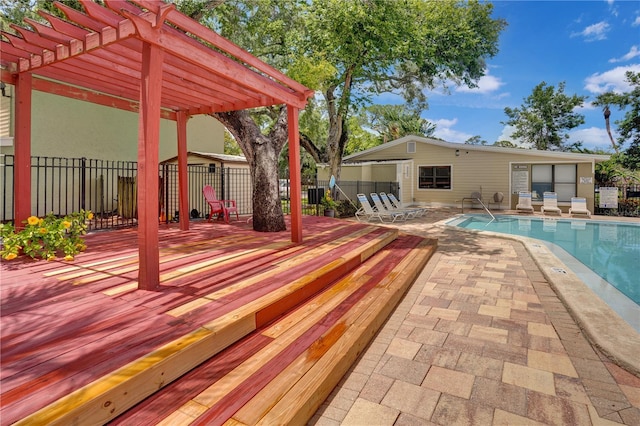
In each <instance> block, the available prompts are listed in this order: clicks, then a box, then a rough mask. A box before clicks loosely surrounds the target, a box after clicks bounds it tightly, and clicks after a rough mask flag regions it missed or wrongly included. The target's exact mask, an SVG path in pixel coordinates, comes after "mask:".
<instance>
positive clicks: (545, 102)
mask: <svg viewBox="0 0 640 426" xmlns="http://www.w3.org/2000/svg"><path fill="white" fill-rule="evenodd" d="M564 88H565V83H564V82H561V83H560V84H558V89H557V90H556V89H555V87H553V86H550V85H547V83H545V82H544V81H543V82H542V83H540V84H538V85H537V86H536V87H534V88H533V92H532V94H531V95H530V96H529V97H527V98H526V99H525V100H524V103H523V104H522V106H521V107H520V108H509V107H507V108H505V109H504V112H505V114H506V115H507V116H508V117H509V120H507V121H505V122H502V124H505V125H508V126H513V127H515V129H516V131H515V132H513V134H512V135H511V136H512V137H513V138H515V139H519V140H520V141H522V142H525V143H528V144H530V145H531V146H532V147H533V148H535V149H539V150H543V151H546V150H560V151H568V150H570V149H572V148H574V147H575V146H576V145H579V143H578V144H571V145H569V144H568V143H567V140H568V139H569V134H568V133H567V132H568V131H569V130H571V129H573V128H575V127H578V126H579V125H581V124H583V123H584V115H582V114H579V113H577V112H575V108H576V107H579V106H581V105H582V104H583V103H584V100H585V97H584V96H578V95H572V96H569V95H566V94H565V93H564Z"/></svg>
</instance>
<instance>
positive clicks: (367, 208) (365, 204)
mask: <svg viewBox="0 0 640 426" xmlns="http://www.w3.org/2000/svg"><path fill="white" fill-rule="evenodd" d="M356 197H357V198H358V201H359V202H360V208H359V209H358V210H357V211H356V219H358V221H360V222H361V221H362V220H367V221H371V220H373V219H379V220H380V222H384V218H385V217H386V218H389V219H391V221H392V222H395V221H396V219H398V218H399V217H404V215H402V214H396V213H393V214H392V213H388V212H378V211H376V210H374V208H373V207H372V206H371V204H370V203H369V199H368V198H367V196H366V195H364V194H357V195H356Z"/></svg>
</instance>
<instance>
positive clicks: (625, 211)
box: [594, 184, 640, 217]
mask: <svg viewBox="0 0 640 426" xmlns="http://www.w3.org/2000/svg"><path fill="white" fill-rule="evenodd" d="M602 186H603V187H604V185H602ZM613 186H615V187H616V188H618V208H602V207H600V186H598V185H596V189H595V209H594V210H595V212H594V213H595V214H598V215H603V216H626V217H640V185H638V184H634V185H607V187H613Z"/></svg>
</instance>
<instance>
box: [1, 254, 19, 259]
mask: <svg viewBox="0 0 640 426" xmlns="http://www.w3.org/2000/svg"><path fill="white" fill-rule="evenodd" d="M16 257H18V255H17V254H15V253H9V254H8V255H6V256H5V257H4V259H5V260H13V259H15V258H16Z"/></svg>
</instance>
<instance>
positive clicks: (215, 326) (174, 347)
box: [1, 226, 426, 425]
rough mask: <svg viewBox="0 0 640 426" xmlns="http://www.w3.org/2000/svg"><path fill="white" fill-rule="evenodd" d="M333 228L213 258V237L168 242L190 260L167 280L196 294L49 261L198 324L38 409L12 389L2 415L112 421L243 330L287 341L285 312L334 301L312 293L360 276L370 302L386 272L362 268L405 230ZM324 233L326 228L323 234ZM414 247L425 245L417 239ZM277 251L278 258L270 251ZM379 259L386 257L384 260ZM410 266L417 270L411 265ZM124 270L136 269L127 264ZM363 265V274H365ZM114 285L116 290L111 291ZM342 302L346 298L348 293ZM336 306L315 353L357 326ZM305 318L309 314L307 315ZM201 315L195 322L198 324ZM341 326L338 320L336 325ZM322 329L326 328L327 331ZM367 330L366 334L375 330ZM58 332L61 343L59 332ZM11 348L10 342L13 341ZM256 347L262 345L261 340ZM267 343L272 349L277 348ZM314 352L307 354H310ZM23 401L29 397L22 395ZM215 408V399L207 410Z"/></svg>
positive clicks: (247, 335)
mask: <svg viewBox="0 0 640 426" xmlns="http://www.w3.org/2000/svg"><path fill="white" fill-rule="evenodd" d="M332 232H335V230H332V229H331V228H327V231H326V235H324V238H326V244H323V245H319V246H317V247H316V248H312V249H309V250H306V249H302V250H301V249H300V248H295V247H294V246H293V245H291V244H280V245H278V246H277V247H275V246H274V247H273V249H265V247H267V246H268V245H269V244H275V243H269V242H268V241H264V242H262V243H260V244H258V243H255V244H254V243H253V242H249V241H247V244H253V246H252V247H253V248H250V247H249V246H247V249H246V251H245V252H237V253H236V254H231V255H221V256H220V258H219V259H217V260H215V261H214V260H208V259H207V258H206V256H202V255H201V251H200V250H201V249H203V250H204V249H206V247H207V245H206V243H198V242H196V241H194V242H193V243H192V244H191V246H190V247H191V249H189V250H193V251H192V254H193V256H182V255H181V254H180V251H181V250H183V249H180V250H176V249H172V250H168V249H167V250H165V251H166V256H167V257H166V262H174V263H175V262H176V261H177V260H180V259H185V260H186V261H188V265H191V266H183V267H182V268H183V270H182V271H179V270H178V269H176V268H168V269H166V272H164V274H165V279H166V282H164V283H163V285H165V286H175V287H176V288H182V287H181V285H185V283H186V284H187V285H188V286H189V288H191V289H193V291H195V293H193V296H194V297H195V298H194V297H191V298H190V299H187V298H186V297H185V296H184V295H182V296H181V297H182V298H177V296H176V295H173V294H169V295H158V294H149V292H140V291H138V290H129V287H127V288H122V289H121V290H117V291H114V289H117V288H120V287H118V286H120V285H122V284H121V283H120V282H119V281H118V280H114V278H113V276H109V277H101V278H95V279H94V277H96V276H97V277H100V274H102V273H103V271H101V270H98V268H96V270H95V271H92V272H91V273H86V274H85V273H84V272H83V271H81V270H78V269H74V266H69V267H67V268H66V269H65V271H64V272H63V273H56V271H55V270H51V269H48V268H47V269H45V273H46V274H47V278H48V279H58V280H59V279H60V278H61V277H64V276H66V275H68V279H69V280H71V281H73V282H72V283H70V284H71V285H73V284H75V286H78V282H77V280H78V279H83V280H84V279H86V280H87V281H86V282H82V283H81V284H82V285H80V287H82V286H95V287H96V288H98V289H100V291H102V292H103V293H104V294H105V295H107V296H112V297H116V296H118V297H120V298H121V299H123V300H128V299H127V298H128V297H129V294H130V295H131V296H130V297H129V298H130V299H131V300H135V301H139V305H140V306H145V307H146V308H147V309H153V311H154V312H155V314H156V315H158V314H160V315H163V316H164V317H166V318H167V319H166V320H164V321H169V322H175V321H178V322H179V324H181V326H182V327H183V328H184V327H187V326H188V325H189V324H194V327H193V328H192V329H191V331H189V332H188V333H183V334H182V335H181V336H180V337H177V338H174V339H173V340H172V341H170V342H168V343H166V344H163V345H161V346H159V347H157V348H156V349H154V350H152V351H150V352H147V353H146V354H144V355H142V356H140V357H139V358H137V359H135V360H132V361H130V362H128V363H126V365H124V366H122V367H119V368H117V369H115V370H112V371H111V372H107V373H106V374H104V375H102V377H100V378H98V379H97V380H94V381H93V382H91V383H87V384H86V385H84V386H82V387H81V388H79V389H77V390H75V391H73V392H71V393H69V394H67V395H66V396H62V397H60V398H58V399H56V400H54V401H52V402H50V403H49V404H48V405H46V406H44V407H43V408H41V409H38V410H37V411H35V412H33V411H31V412H29V411H26V410H28V409H25V408H18V409H11V410H5V409H6V408H7V407H5V400H4V396H5V395H3V403H2V410H3V411H2V412H1V414H2V417H3V420H2V421H1V423H2V424H3V425H4V424H9V423H13V422H16V421H17V423H16V424H83V425H85V424H87V425H88V424H104V423H106V422H109V421H110V420H113V419H115V418H116V417H117V416H119V415H121V414H122V413H124V412H125V411H127V410H129V409H130V408H131V407H133V406H134V405H136V404H137V403H139V402H140V401H143V400H144V399H145V398H147V397H149V396H150V395H153V394H154V393H156V392H158V391H159V390H162V389H164V388H168V387H169V386H170V384H171V383H172V382H173V381H174V380H176V379H177V378H179V377H181V376H183V375H185V374H186V375H187V376H188V374H189V373H188V372H189V371H191V370H193V369H194V368H196V367H197V366H199V365H200V364H203V363H204V364H206V363H207V362H209V361H211V360H212V359H215V358H216V357H215V355H216V354H218V353H220V352H221V351H224V350H225V349H226V348H228V347H229V346H231V345H234V344H242V341H243V340H247V341H248V342H250V343H248V344H249V345H251V344H254V345H255V344H257V342H258V340H256V338H252V337H251V336H252V335H255V334H256V333H259V332H260V330H264V329H269V331H268V332H266V334H265V335H264V336H263V337H262V338H263V339H266V340H263V341H262V343H260V344H259V346H260V345H262V346H264V345H266V344H267V343H266V342H268V341H272V342H278V343H275V344H276V345H282V344H283V343H280V342H282V341H281V340H278V339H280V337H279V336H277V334H278V332H277V328H278V327H282V328H283V330H286V331H282V334H283V336H286V335H287V333H293V332H290V331H288V330H289V329H290V326H284V325H283V324H286V323H287V321H288V322H291V321H292V319H291V318H292V317H290V316H291V315H292V313H293V312H305V309H307V311H306V312H307V314H305V315H306V317H309V318H317V315H319V313H315V311H316V310H318V311H319V312H324V310H323V309H327V307H325V306H324V305H322V309H318V307H319V306H320V305H318V304H317V302H316V305H313V303H314V302H313V300H316V299H317V298H318V297H320V296H321V295H324V294H325V293H326V294H332V292H334V293H340V292H339V291H338V290H336V289H338V288H341V286H342V287H349V288H351V287H353V288H357V287H358V286H357V285H353V284H354V283H361V285H362V286H363V287H362V288H365V287H366V286H367V285H368V286H370V287H371V288H370V289H368V290H366V291H365V290H361V294H360V296H358V297H357V298H359V299H360V300H361V301H362V302H358V303H364V301H365V300H368V301H369V302H371V301H373V300H374V299H371V297H372V296H371V294H374V291H376V289H377V288H378V286H380V283H379V282H377V281H378V278H376V277H373V278H372V277H368V276H367V274H366V272H364V271H365V270H366V269H367V268H374V269H375V265H376V264H378V263H381V262H382V259H384V257H385V256H390V254H389V252H388V250H387V253H386V254H383V253H384V250H385V247H388V246H389V245H390V244H394V241H396V239H397V237H398V233H397V231H396V230H391V229H382V228H378V227H372V226H369V227H364V228H363V227H359V228H358V229H357V230H356V231H355V232H347V233H343V234H342V236H341V237H332ZM321 234H322V233H321ZM321 234H320V235H319V237H318V238H323V236H322V235H321ZM175 241H176V242H178V241H180V239H179V234H176V239H175ZM252 250H253V251H252ZM260 250H267V251H269V253H270V255H267V254H266V253H267V251H260ZM414 250H417V251H420V250H418V249H414ZM423 251H424V250H423ZM169 252H171V253H169ZM274 253H287V255H282V256H281V257H278V255H277V254H274ZM271 255H273V257H272V256H271ZM181 256H182V257H181ZM377 256H378V258H377ZM121 257H123V259H121V261H122V262H129V261H130V260H129V259H126V258H124V257H126V255H122V256H121ZM261 257H264V261H262V259H261ZM408 257H411V256H408ZM414 257H415V256H414ZM418 257H419V256H418ZM423 257H424V256H423ZM376 258H377V259H378V260H377V261H376V260H375V259H376ZM270 259H276V260H273V261H272V260H270ZM245 261H246V262H247V263H248V264H251V265H252V266H253V267H254V269H255V274H253V275H251V276H243V274H242V273H241V272H240V270H241V265H242V263H243V262H245ZM398 262H400V260H398ZM423 262H426V260H423ZM396 263H397V262H396ZM167 264H168V263H167ZM310 265H311V266H312V267H311V266H310ZM372 265H374V266H372ZM99 266H100V268H107V267H108V266H107V265H106V264H103V263H101V264H100V265H99ZM380 267H381V266H378V268H380ZM234 268H239V269H238V270H237V271H236V272H237V273H233V271H234ZM310 268H311V270H310ZM360 268H363V269H360ZM409 269H411V270H413V266H412V267H410V268H409ZM172 271H173V272H172ZM358 271H359V272H358ZM380 271H382V269H380ZM388 272H389V274H386V273H385V274H384V276H387V277H395V276H397V275H398V272H397V271H396V272H394V273H391V272H392V271H391V270H389V271H388ZM126 273H129V272H128V271H127V272H126ZM200 273H201V274H202V275H201V276H200V278H199V277H198V274H200ZM215 273H217V274H219V276H220V277H224V285H221V284H219V283H218V285H219V286H220V288H219V289H218V290H215V291H213V292H212V291H211V290H208V291H207V288H210V287H207V286H205V285H204V284H202V282H207V280H210V279H211V278H210V277H211V276H212V275H214V274H215ZM92 274H98V275H92ZM296 274H298V275H296ZM354 274H355V275H354ZM358 274H361V275H360V276H358ZM134 275H135V274H134ZM377 275H378V276H382V275H381V273H377ZM238 277H241V278H238ZM101 280H106V281H108V282H111V283H113V286H112V287H109V286H108V285H105V283H104V282H103V281H101ZM372 280H373V281H372ZM195 284H202V286H201V287H198V286H196V285H195ZM274 284H278V285H277V286H276V285H274ZM358 285H359V284H358ZM272 287H273V288H272ZM259 288H262V289H263V291H265V292H264V294H261V293H260V291H258V289H259ZM265 288H268V289H269V291H266V290H264V289H265ZM334 288H335V289H334ZM109 291H111V292H112V293H111V294H109ZM377 291H379V292H381V294H385V293H387V292H388V291H389V290H388V289H386V287H385V286H384V285H383V286H381V288H380V290H377ZM243 292H244V293H243ZM242 294H246V295H245V296H241V297H238V298H235V299H234V296H235V295H242ZM249 294H261V295H259V296H258V297H254V298H251V297H249V296H248V295H249ZM178 295H180V294H178ZM325 297H326V296H325ZM335 297H336V298H337V299H335V300H334V299H331V300H333V302H330V303H329V305H330V304H331V303H338V302H336V301H337V300H340V298H345V297H347V298H348V297H356V296H345V295H344V294H340V295H336V296H335ZM376 297H379V296H376ZM398 297H399V296H398ZM159 300H162V301H163V302H162V303H165V302H164V301H167V300H168V301H171V302H170V304H169V305H167V306H168V309H167V310H166V311H165V312H164V313H162V312H160V311H159V309H161V306H162V305H161V303H160V302H159ZM184 300H187V302H186V303H184ZM177 301H179V302H177ZM68 303H70V302H68ZM178 303H180V304H178ZM305 303H310V305H309V306H314V308H313V309H311V310H308V309H309V308H305ZM342 303H345V302H344V300H343V301H342ZM394 303H395V302H394ZM154 304H155V305H154ZM350 305H354V306H356V305H357V303H355V302H354V303H351V304H350ZM336 309H338V308H336ZM345 309H346V308H345ZM349 309H351V308H349ZM332 312H333V313H332V314H331V315H333V316H334V317H335V318H333V319H332V321H334V323H335V324H334V326H332V328H331V329H326V330H324V331H323V332H322V333H320V331H319V329H318V326H317V325H315V326H314V325H313V324H312V323H313V320H311V319H308V320H307V321H306V322H307V323H309V324H311V326H312V327H315V328H316V334H317V333H320V334H319V335H318V336H316V337H314V338H311V337H309V336H307V339H308V340H309V339H310V340H309V341H310V342H311V343H310V344H312V345H315V346H314V347H315V348H316V349H315V352H316V355H314V356H319V354H320V352H318V348H319V347H322V343H315V344H314V343H313V342H318V341H320V342H321V341H323V339H324V341H332V339H334V340H335V341H336V342H339V341H341V340H340V339H342V337H339V336H338V334H340V333H338V334H336V333H337V332H336V331H335V330H337V329H341V330H342V329H344V333H345V334H349V333H351V331H350V330H351V326H348V325H347V323H345V322H341V321H340V320H339V318H341V317H342V316H345V320H347V318H348V317H347V316H346V315H347V313H348V312H350V311H349V310H348V309H347V310H345V312H343V313H342V315H341V316H337V313H336V312H337V311H335V310H334V311H332ZM212 313H213V314H215V315H217V317H215V316H214V317H213V319H209V320H206V318H207V316H208V315H210V314H212ZM385 318H386V316H385ZM318 321H319V322H323V321H325V322H326V319H319V320H318ZM297 322H299V320H295V321H294V323H297ZM304 322H305V321H302V322H301V323H304ZM376 322H378V321H373V323H376ZM196 324H197V326H195V325H196ZM338 324H342V325H338ZM298 327H301V326H298ZM335 327H338V328H337V329H336V328H335ZM293 328H295V326H293ZM257 330H258V331H257ZM331 330H333V331H331ZM325 334H326V335H325ZM365 334H366V333H365ZM323 335H325V336H324V337H322V336H323ZM291 336H292V334H289V338H290V339H291V338H292V337H291ZM331 336H334V337H331ZM3 338H4V336H3ZM252 339H253V340H252ZM318 339H320V340H318ZM365 340H367V341H368V339H365ZM51 342H52V343H54V340H52V341H51ZM294 343H295V344H296V345H299V344H300V342H299V341H298V340H297V339H294V340H293V342H292V343H291V344H294ZM7 348H9V346H8V345H7ZM301 348H302V347H297V348H296V349H295V351H294V352H296V351H297V352H300V353H296V355H295V356H293V354H292V353H291V349H289V352H287V353H289V358H291V360H292V361H295V360H296V359H297V357H299V356H304V355H303V354H304V352H305V351H307V350H308V349H301ZM256 350H258V353H260V350H259V349H258V348H257V347H256ZM264 350H266V351H267V352H273V350H272V349H271V348H269V349H264ZM330 350H331V349H330V348H326V351H330ZM360 350H361V348H360V349H357V350H356V352H359V351H360ZM285 352H286V351H285ZM306 356H307V357H308V356H309V355H306ZM342 358H344V357H342ZM347 358H350V357H347ZM272 362H276V361H272ZM277 362H279V361H277ZM34 368H35V367H34ZM338 370H339V369H338ZM336 371H337V370H336ZM21 386H22V387H21V389H22V388H24V387H25V386H27V383H24V385H21ZM43 386H44V387H43V389H42V390H46V386H47V384H43ZM325 386H327V385H325ZM329 390H330V389H329ZM3 392H4V391H3ZM21 392H24V391H22V390H21V391H20V393H19V392H18V391H17V390H16V391H15V392H14V393H13V394H14V395H16V397H15V398H16V404H18V401H17V398H18V396H19V395H20V394H21ZM227 398H228V397H227ZM283 398H284V396H283ZM22 403H23V404H24V402H22ZM210 408H211V407H207V410H209V409H210ZM205 411H206V410H205ZM307 411H308V408H307ZM231 414H233V413H231ZM16 416H17V417H16ZM303 416H304V415H303Z"/></svg>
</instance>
